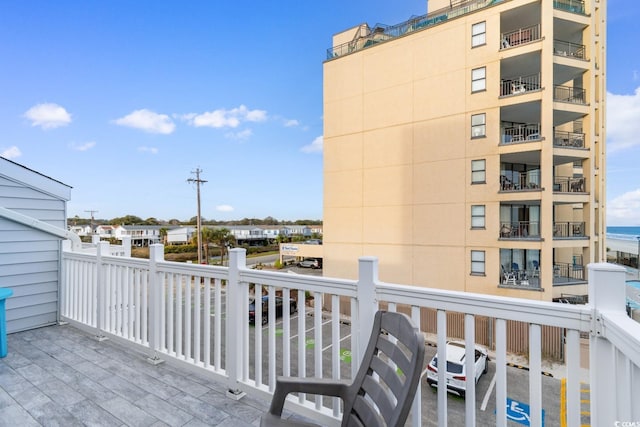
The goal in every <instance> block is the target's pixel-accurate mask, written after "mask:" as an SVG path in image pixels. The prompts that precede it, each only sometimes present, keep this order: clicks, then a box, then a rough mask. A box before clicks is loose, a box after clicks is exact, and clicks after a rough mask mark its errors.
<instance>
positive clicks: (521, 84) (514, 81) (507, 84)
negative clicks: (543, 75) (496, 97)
mask: <svg viewBox="0 0 640 427" xmlns="http://www.w3.org/2000/svg"><path fill="white" fill-rule="evenodd" d="M536 90H540V74H539V73H538V74H531V75H528V76H515V77H509V78H506V79H502V80H500V96H511V95H522V94H523V93H527V92H532V91H536Z"/></svg>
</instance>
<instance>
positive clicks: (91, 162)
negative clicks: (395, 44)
mask: <svg viewBox="0 0 640 427" xmlns="http://www.w3.org/2000/svg"><path fill="white" fill-rule="evenodd" d="M425 10H426V9H425V1H424V0H401V1H397V2H388V1H384V0H369V1H366V2H365V1H362V0H351V1H349V2H342V1H336V0H326V1H324V2H306V1H299V0H281V1H275V2H254V1H249V0H239V1H235V2H210V1H204V0H194V1H190V2H157V1H136V2H130V1H125V0H113V1H109V2H78V1H72V0H59V1H56V2H49V1H45V0H39V1H38V0H36V1H35V2H21V1H18V0H9V1H5V2H3V5H2V7H0V39H1V40H4V42H3V43H1V44H0V57H2V58H3V64H4V66H3V67H0V100H1V101H0V126H1V127H2V129H3V137H2V138H0V155H1V156H3V157H6V158H9V159H11V160H13V161H15V162H18V163H21V164H23V165H25V166H27V167H29V168H32V169H35V170H37V171H39V172H41V173H43V174H45V175H48V176H51V177H53V178H55V179H57V180H59V181H62V182H64V183H66V184H68V185H70V186H72V187H73V189H72V191H71V197H72V200H71V201H70V202H69V204H68V214H69V216H74V215H78V216H81V217H87V216H88V213H87V211H88V210H97V211H98V212H97V213H96V216H97V217H98V218H113V217H117V216H123V215H127V214H132V215H137V216H140V217H142V218H147V217H156V218H160V219H167V220H168V219H172V218H178V219H188V218H190V217H193V216H194V215H195V211H196V189H195V187H194V186H193V185H192V184H190V183H188V182H187V180H188V179H189V178H194V175H193V174H192V171H194V170H195V169H197V168H200V169H201V170H202V175H201V178H202V179H203V180H206V181H207V182H206V183H204V185H203V186H202V215H203V217H205V218H207V219H218V220H227V219H240V218H245V217H255V218H264V217H266V216H273V217H275V218H278V219H321V218H322V197H323V194H322V147H323V138H322V114H323V112H322V62H323V60H324V59H325V57H326V49H327V48H328V47H329V46H330V45H331V38H332V35H333V34H334V33H336V32H339V31H342V30H344V29H346V28H349V27H352V26H354V25H357V24H359V23H362V22H368V23H369V24H370V25H373V24H375V23H377V22H384V23H386V24H393V23H398V22H401V21H404V20H406V19H408V18H409V17H411V16H412V15H420V14H423V13H424V12H425ZM608 18H609V19H608V34H607V37H608V63H607V91H608V96H607V125H608V128H607V131H608V134H607V144H608V164H607V180H608V188H607V219H608V223H609V225H640V166H639V163H640V43H638V40H640V33H639V32H638V30H637V22H640V3H638V2H637V0H608Z"/></svg>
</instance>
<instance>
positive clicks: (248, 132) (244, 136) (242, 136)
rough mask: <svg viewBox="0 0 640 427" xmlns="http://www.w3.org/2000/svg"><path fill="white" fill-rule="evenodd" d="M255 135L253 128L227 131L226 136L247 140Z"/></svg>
mask: <svg viewBox="0 0 640 427" xmlns="http://www.w3.org/2000/svg"><path fill="white" fill-rule="evenodd" d="M251 135H253V131H252V130H251V129H245V130H241V131H240V132H229V133H226V134H225V136H226V137H227V138H230V139H239V140H247V139H249V138H250V137H251Z"/></svg>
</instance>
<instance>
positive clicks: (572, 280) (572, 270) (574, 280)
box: [553, 262, 586, 285]
mask: <svg viewBox="0 0 640 427" xmlns="http://www.w3.org/2000/svg"><path fill="white" fill-rule="evenodd" d="M585 282H586V278H585V267H584V265H582V264H571V263H566V262H554V263H553V284H554V285H566V284H579V283H585Z"/></svg>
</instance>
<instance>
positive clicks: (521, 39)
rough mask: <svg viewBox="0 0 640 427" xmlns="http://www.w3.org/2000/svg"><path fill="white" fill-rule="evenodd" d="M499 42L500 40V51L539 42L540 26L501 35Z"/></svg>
mask: <svg viewBox="0 0 640 427" xmlns="http://www.w3.org/2000/svg"><path fill="white" fill-rule="evenodd" d="M500 40H502V41H501V44H500V49H501V50H502V49H508V48H511V47H516V46H519V45H521V44H525V43H530V42H532V41H536V40H540V25H539V24H538V25H532V26H530V27H526V28H518V29H517V30H514V31H508V32H505V33H502V34H501V36H500Z"/></svg>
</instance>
